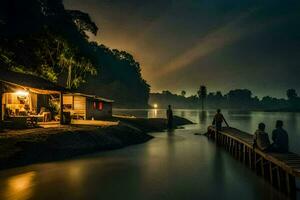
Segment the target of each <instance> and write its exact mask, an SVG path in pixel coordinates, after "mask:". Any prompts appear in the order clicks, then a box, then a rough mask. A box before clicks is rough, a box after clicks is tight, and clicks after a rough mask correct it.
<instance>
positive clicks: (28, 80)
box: [0, 70, 68, 93]
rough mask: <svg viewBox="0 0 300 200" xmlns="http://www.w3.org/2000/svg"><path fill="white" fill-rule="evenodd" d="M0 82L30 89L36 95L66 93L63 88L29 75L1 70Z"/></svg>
mask: <svg viewBox="0 0 300 200" xmlns="http://www.w3.org/2000/svg"><path fill="white" fill-rule="evenodd" d="M0 81H2V82H5V83H8V84H11V85H16V86H19V87H23V88H25V89H31V90H32V91H33V92H37V93H51V92H67V91H68V90H67V89H66V88H64V87H61V86H59V85H56V84H54V83H52V82H50V81H48V80H45V79H43V78H40V77H37V76H33V75H30V74H22V73H17V72H12V71H7V70H1V72H0Z"/></svg>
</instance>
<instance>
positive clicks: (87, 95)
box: [66, 93, 114, 103]
mask: <svg viewBox="0 0 300 200" xmlns="http://www.w3.org/2000/svg"><path fill="white" fill-rule="evenodd" d="M66 95H70V96H83V97H90V98H94V99H98V100H100V101H103V102H107V103H113V102H114V100H110V99H106V98H103V97H99V96H96V95H89V94H83V93H67V94H66Z"/></svg>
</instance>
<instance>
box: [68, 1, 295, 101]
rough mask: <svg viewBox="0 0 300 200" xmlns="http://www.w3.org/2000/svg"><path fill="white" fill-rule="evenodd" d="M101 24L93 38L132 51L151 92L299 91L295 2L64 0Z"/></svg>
mask: <svg viewBox="0 0 300 200" xmlns="http://www.w3.org/2000/svg"><path fill="white" fill-rule="evenodd" d="M64 3H65V6H66V8H67V9H77V10H81V11H84V12H87V13H89V14H90V16H91V17H92V19H93V21H95V22H96V24H97V25H98V27H99V32H98V34H97V36H95V37H91V38H90V39H91V40H95V41H97V42H98V43H101V44H104V45H106V46H108V47H110V48H117V49H120V50H125V51H127V52H129V53H131V54H132V55H133V56H134V57H135V59H136V60H137V61H138V62H139V63H140V64H141V68H142V75H143V77H144V79H146V80H147V82H148V83H149V84H150V85H151V92H160V91H162V90H170V91H172V92H175V93H180V91H182V90H185V91H187V94H188V95H192V94H196V91H197V90H198V88H199V87H200V85H206V86H207V88H208V91H209V92H210V91H212V92H213V91H222V92H223V93H226V92H228V91H229V90H231V89H236V88H247V89H250V90H251V91H252V92H253V93H254V95H257V96H259V97H263V96H267V95H270V96H277V97H285V94H286V90H287V89H289V88H295V89H297V90H298V91H299V93H300V81H299V76H300V12H299V10H300V2H299V1H297V0H184V1H183V0H145V1H142V0H64Z"/></svg>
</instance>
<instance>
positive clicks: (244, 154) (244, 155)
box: [242, 145, 246, 165]
mask: <svg viewBox="0 0 300 200" xmlns="http://www.w3.org/2000/svg"><path fill="white" fill-rule="evenodd" d="M242 155H243V163H244V165H246V145H243V154H242Z"/></svg>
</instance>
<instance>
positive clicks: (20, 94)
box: [16, 90, 29, 97]
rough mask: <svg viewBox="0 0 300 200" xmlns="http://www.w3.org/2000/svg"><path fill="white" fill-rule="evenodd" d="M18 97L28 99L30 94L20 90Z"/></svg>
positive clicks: (17, 93)
mask: <svg viewBox="0 0 300 200" xmlns="http://www.w3.org/2000/svg"><path fill="white" fill-rule="evenodd" d="M16 95H17V96H19V97H27V96H28V95H29V92H27V91H24V90H19V91H17V92H16Z"/></svg>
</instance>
